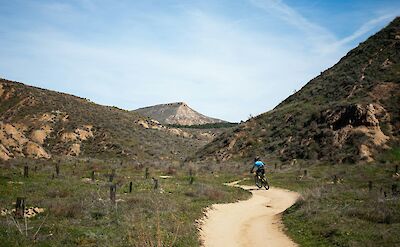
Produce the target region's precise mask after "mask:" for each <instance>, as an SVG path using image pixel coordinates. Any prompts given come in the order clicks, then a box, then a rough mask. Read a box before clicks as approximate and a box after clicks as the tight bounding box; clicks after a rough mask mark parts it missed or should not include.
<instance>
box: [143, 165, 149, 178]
mask: <svg viewBox="0 0 400 247" xmlns="http://www.w3.org/2000/svg"><path fill="white" fill-rule="evenodd" d="M144 178H145V179H148V178H149V168H148V167H146V169H145V171H144Z"/></svg>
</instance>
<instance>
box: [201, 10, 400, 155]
mask: <svg viewBox="0 0 400 247" xmlns="http://www.w3.org/2000/svg"><path fill="white" fill-rule="evenodd" d="M399 134H400V18H396V19H395V20H394V21H393V22H392V23H391V24H390V25H388V26H387V27H386V28H384V29H383V30H381V31H380V32H378V33H377V34H375V35H373V36H372V37H370V38H369V39H367V40H366V41H365V42H363V43H361V44H360V45H359V46H358V47H357V48H355V49H353V50H351V51H350V52H349V53H348V54H347V55H346V56H345V57H343V58H342V59H341V60H340V61H339V62H338V63H337V64H336V65H334V66H333V67H332V68H330V69H328V70H326V71H324V72H322V73H321V75H319V76H317V77H316V78H314V79H313V80H311V81H310V82H308V83H307V84H306V85H305V86H304V87H303V88H302V89H301V90H300V91H298V92H297V93H295V94H293V95H292V96H290V97H289V98H287V99H286V100H284V101H283V102H282V103H280V104H279V105H278V106H277V107H276V108H275V109H273V110H272V111H269V112H267V113H264V114H262V115H259V116H257V117H255V118H253V119H251V120H249V121H247V122H246V123H244V124H242V125H240V126H239V127H238V128H237V129H235V130H233V131H230V132H226V133H224V134H223V135H221V136H219V137H218V138H217V139H216V140H215V141H214V142H212V143H210V144H209V145H207V146H206V147H205V148H203V149H202V150H200V151H199V152H198V153H197V155H196V159H200V160H206V159H216V160H228V159H232V158H240V159H242V158H250V157H253V156H254V155H262V156H267V157H268V158H270V159H281V160H283V161H285V160H292V159H307V160H325V161H335V162H358V161H373V160H374V159H376V158H377V155H378V154H379V152H380V151H382V150H385V149H389V148H391V147H392V148H393V147H398V145H399Z"/></svg>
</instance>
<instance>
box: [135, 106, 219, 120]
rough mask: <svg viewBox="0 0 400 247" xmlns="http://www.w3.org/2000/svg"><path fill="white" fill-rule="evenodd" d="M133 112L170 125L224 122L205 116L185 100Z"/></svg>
mask: <svg viewBox="0 0 400 247" xmlns="http://www.w3.org/2000/svg"><path fill="white" fill-rule="evenodd" d="M133 112H136V113H139V114H141V115H143V116H147V117H149V118H152V119H155V120H157V121H159V122H160V123H162V124H171V125H202V124H210V123H225V122H226V121H223V120H220V119H217V118H212V117H208V116H205V115H203V114H201V113H199V112H197V111H195V110H193V109H192V108H190V107H189V106H188V104H186V103H185V102H174V103H167V104H158V105H153V106H147V107H142V108H139V109H136V110H133Z"/></svg>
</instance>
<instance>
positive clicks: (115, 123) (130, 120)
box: [0, 79, 204, 160]
mask: <svg viewBox="0 0 400 247" xmlns="http://www.w3.org/2000/svg"><path fill="white" fill-rule="evenodd" d="M203 143H204V141H200V140H197V139H196V138H193V136H192V135H190V134H188V133H186V132H184V131H182V130H178V129H172V128H167V127H164V126H162V125H160V124H158V123H155V122H154V121H151V120H149V119H147V118H143V117H141V116H139V115H138V114H135V113H132V112H129V111H125V110H121V109H118V108H116V107H109V106H101V105H97V104H95V103H92V102H90V101H89V100H87V99H83V98H79V97H75V96H72V95H68V94H64V93H58V92H54V91H49V90H44V89H40V88H35V87H31V86H27V85H24V84H22V83H17V82H13V81H8V80H5V79H0V159H2V160H7V159H10V158H15V157H31V158H46V159H48V158H51V157H52V156H54V155H56V156H60V155H61V156H78V155H81V156H87V157H102V158H113V157H119V158H127V159H136V160H144V159H151V160H180V159H182V158H183V157H185V156H186V155H188V154H189V153H191V152H192V151H193V150H194V149H195V148H198V147H199V146H200V145H202V144H203Z"/></svg>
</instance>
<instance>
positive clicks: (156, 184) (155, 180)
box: [152, 178, 158, 190]
mask: <svg viewBox="0 0 400 247" xmlns="http://www.w3.org/2000/svg"><path fill="white" fill-rule="evenodd" d="M152 179H153V183H154V186H153V189H154V190H156V189H158V179H157V178H152Z"/></svg>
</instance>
